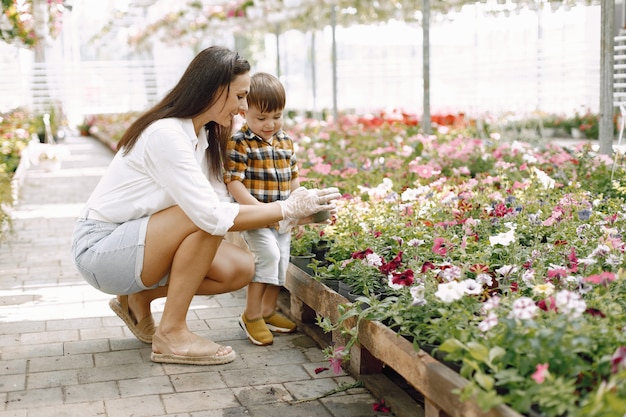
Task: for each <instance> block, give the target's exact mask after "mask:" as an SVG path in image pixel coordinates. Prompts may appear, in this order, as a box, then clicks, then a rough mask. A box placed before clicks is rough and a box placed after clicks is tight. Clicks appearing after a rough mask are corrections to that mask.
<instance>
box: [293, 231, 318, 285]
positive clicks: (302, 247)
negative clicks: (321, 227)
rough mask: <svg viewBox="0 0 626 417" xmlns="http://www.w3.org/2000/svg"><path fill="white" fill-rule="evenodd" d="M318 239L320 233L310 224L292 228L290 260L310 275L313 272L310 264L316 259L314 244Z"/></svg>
mask: <svg viewBox="0 0 626 417" xmlns="http://www.w3.org/2000/svg"><path fill="white" fill-rule="evenodd" d="M318 240H319V233H318V232H317V231H316V230H314V229H312V228H310V227H308V226H298V227H297V228H294V229H293V230H292V234H291V251H290V254H291V256H290V261H291V263H292V264H294V265H296V266H297V267H298V268H300V269H302V270H303V271H305V272H306V273H308V274H309V275H312V274H313V270H312V269H311V268H310V266H309V264H311V262H312V261H313V260H314V259H315V254H314V253H313V251H312V249H313V244H314V242H317V241H318Z"/></svg>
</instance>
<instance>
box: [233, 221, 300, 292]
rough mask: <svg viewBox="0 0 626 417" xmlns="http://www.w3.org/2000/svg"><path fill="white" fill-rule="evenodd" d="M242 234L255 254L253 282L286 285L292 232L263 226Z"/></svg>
mask: <svg viewBox="0 0 626 417" xmlns="http://www.w3.org/2000/svg"><path fill="white" fill-rule="evenodd" d="M241 236H242V237H243V238H244V240H245V241H246V243H247V244H248V247H249V248H250V252H252V254H253V255H254V265H255V271H254V278H253V279H252V282H259V283H262V284H272V285H280V286H283V285H285V278H286V277H287V268H288V267H289V252H290V250H291V233H278V230H276V229H274V228H263V229H254V230H248V231H245V232H241Z"/></svg>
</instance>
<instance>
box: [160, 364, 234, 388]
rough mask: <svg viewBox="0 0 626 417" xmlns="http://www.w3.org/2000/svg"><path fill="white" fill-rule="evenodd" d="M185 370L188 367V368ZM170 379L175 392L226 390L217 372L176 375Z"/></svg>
mask: <svg viewBox="0 0 626 417" xmlns="http://www.w3.org/2000/svg"><path fill="white" fill-rule="evenodd" d="M187 368H190V367H189V366H188V367H187ZM196 368H197V367H196ZM170 379H171V382H172V385H174V388H176V392H186V391H197V390H198V389H203V390H206V389H220V388H227V386H226V383H225V382H224V381H223V380H222V377H221V375H220V373H219V372H200V373H185V374H177V375H171V376H170Z"/></svg>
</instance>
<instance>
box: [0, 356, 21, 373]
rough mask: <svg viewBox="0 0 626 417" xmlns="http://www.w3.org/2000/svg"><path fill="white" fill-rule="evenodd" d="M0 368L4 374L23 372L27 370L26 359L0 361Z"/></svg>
mask: <svg viewBox="0 0 626 417" xmlns="http://www.w3.org/2000/svg"><path fill="white" fill-rule="evenodd" d="M0 370H1V371H2V372H0V373H1V374H2V375H12V374H23V373H25V372H26V359H15V360H11V361H0Z"/></svg>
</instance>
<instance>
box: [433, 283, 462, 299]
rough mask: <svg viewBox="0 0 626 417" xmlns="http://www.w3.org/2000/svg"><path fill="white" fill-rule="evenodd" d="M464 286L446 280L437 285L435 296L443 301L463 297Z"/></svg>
mask: <svg viewBox="0 0 626 417" xmlns="http://www.w3.org/2000/svg"><path fill="white" fill-rule="evenodd" d="M464 291H465V288H464V287H463V285H461V284H460V283H459V282H457V281H452V282H446V283H443V284H439V285H438V286H437V292H436V293H435V297H437V298H439V299H440V300H441V301H443V302H444V303H451V302H453V301H456V300H460V299H461V298H463V294H464Z"/></svg>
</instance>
